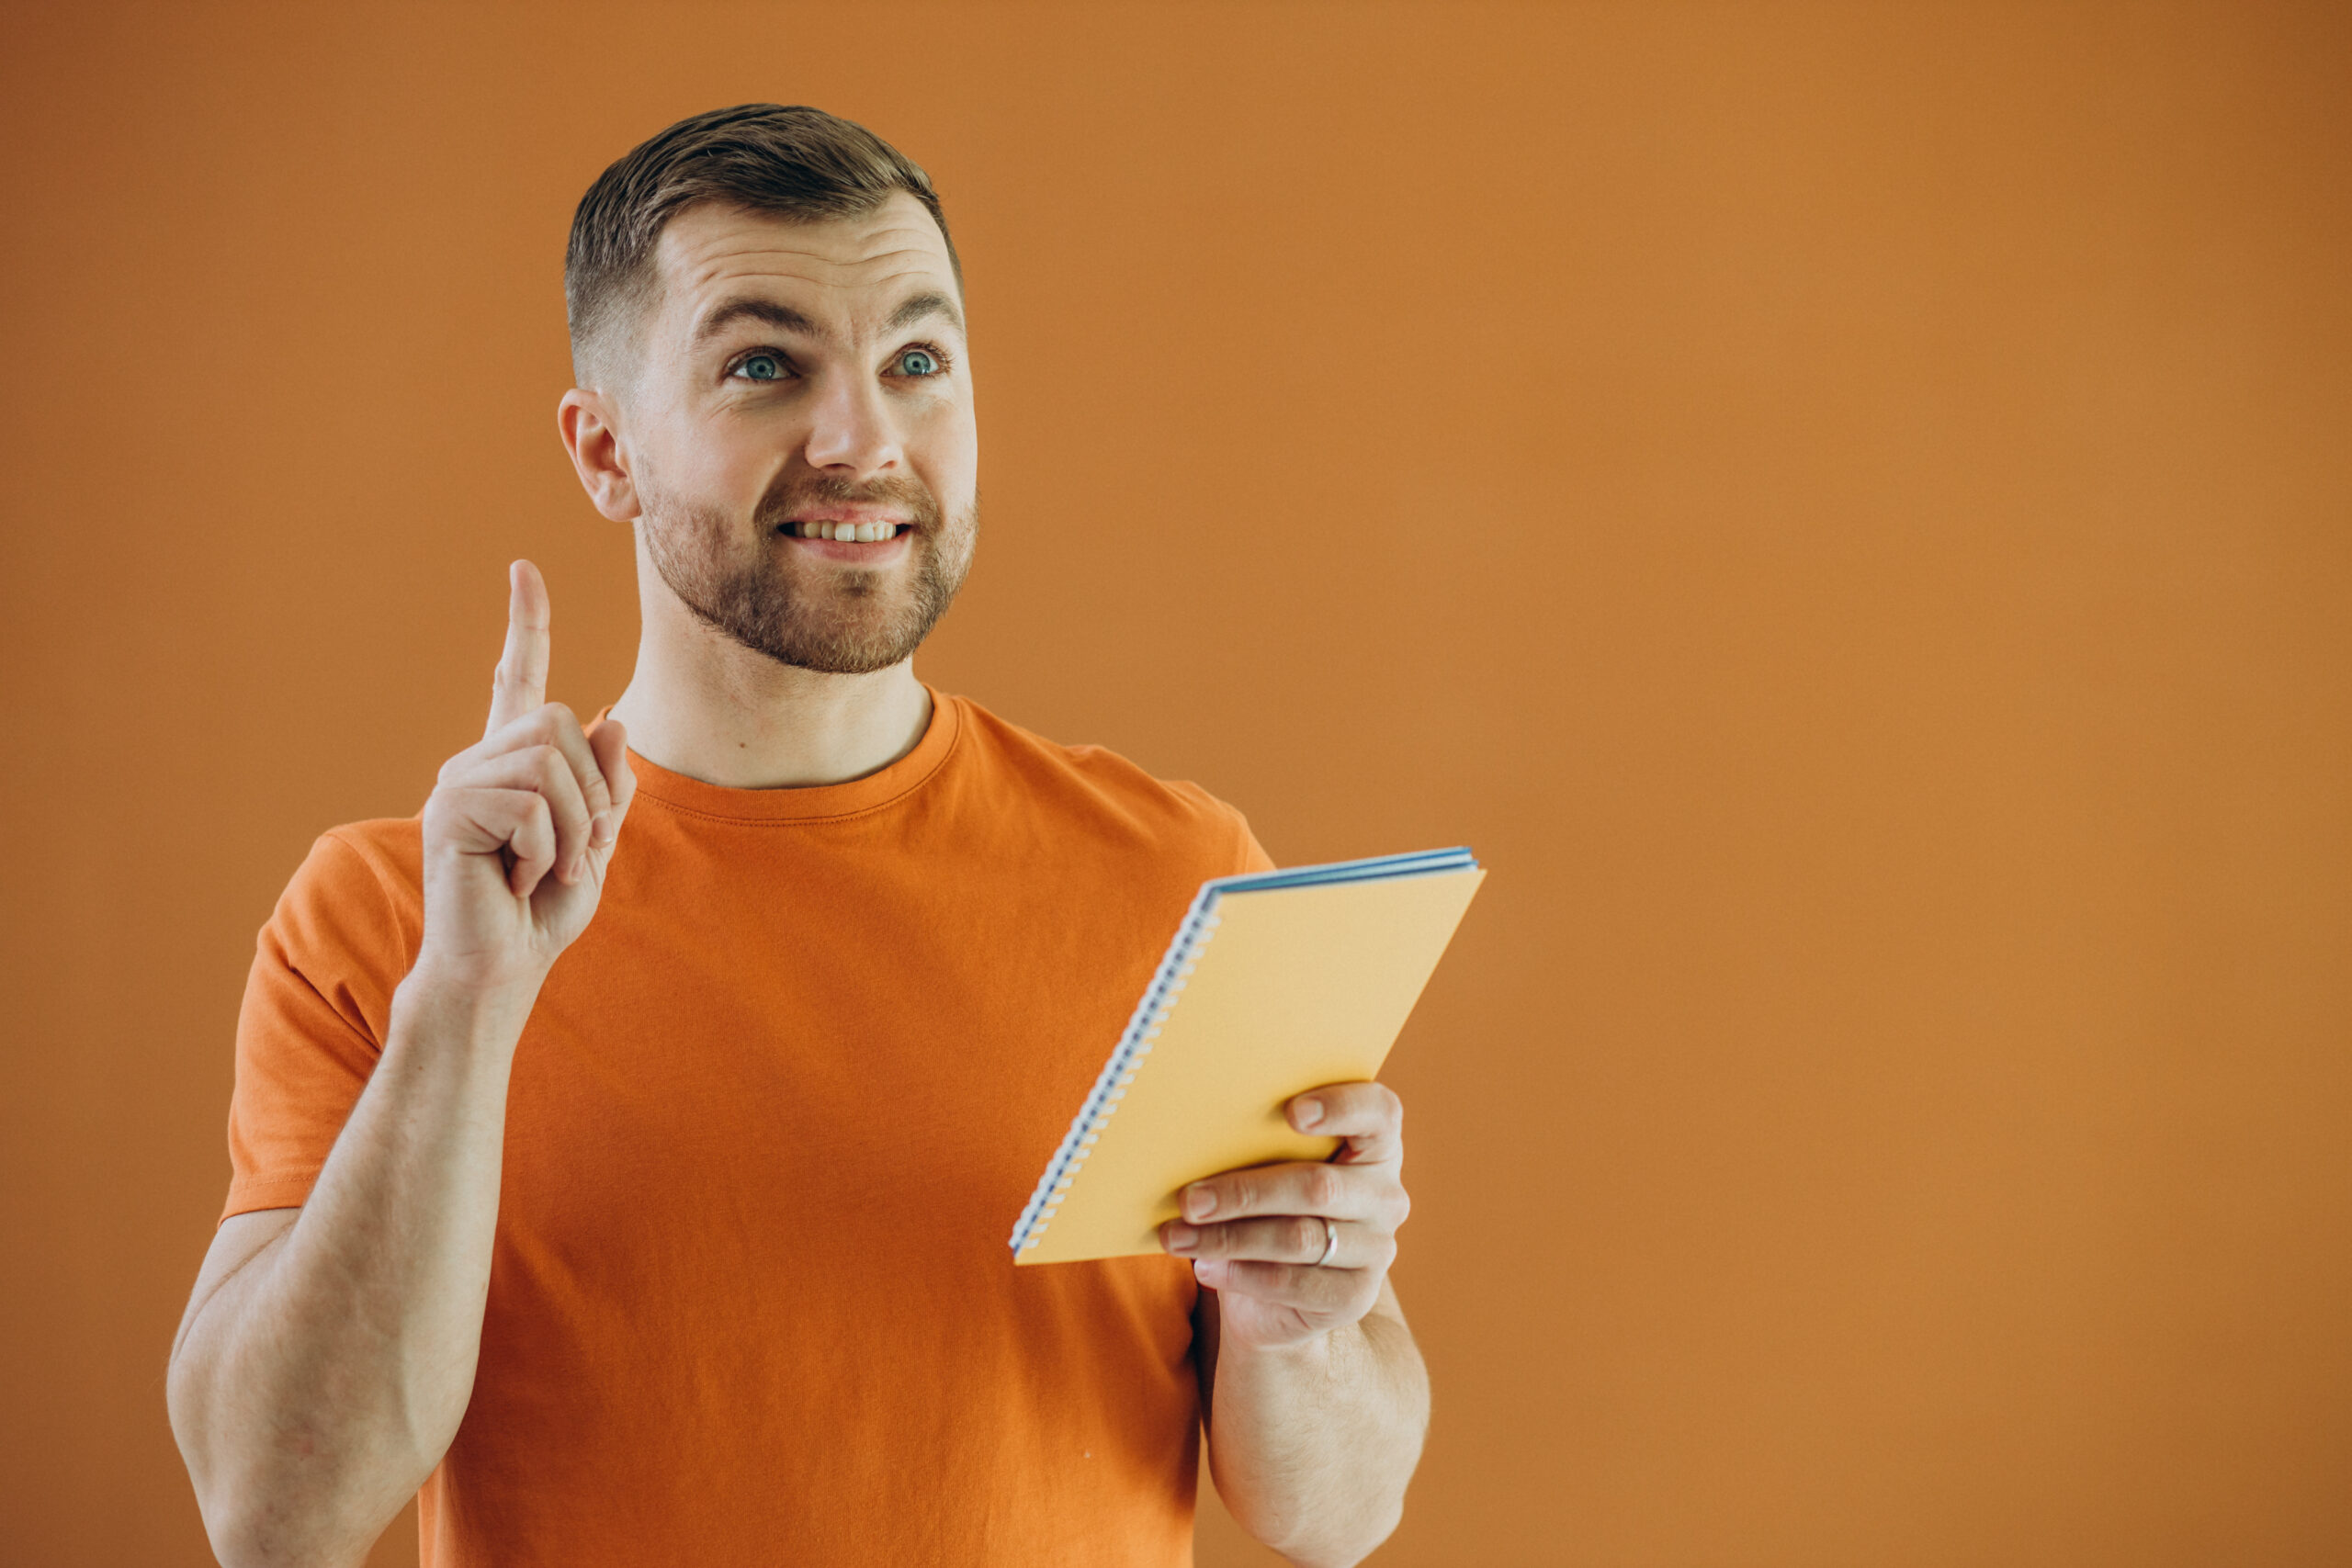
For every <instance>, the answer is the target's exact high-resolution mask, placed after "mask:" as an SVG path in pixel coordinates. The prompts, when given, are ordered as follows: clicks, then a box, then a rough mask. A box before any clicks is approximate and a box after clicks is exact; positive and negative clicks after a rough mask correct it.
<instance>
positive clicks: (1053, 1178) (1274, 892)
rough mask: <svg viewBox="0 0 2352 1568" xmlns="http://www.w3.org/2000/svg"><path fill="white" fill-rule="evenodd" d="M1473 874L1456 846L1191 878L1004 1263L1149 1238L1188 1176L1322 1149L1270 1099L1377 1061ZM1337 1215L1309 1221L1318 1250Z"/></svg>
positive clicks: (1130, 1251)
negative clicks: (1159, 955) (1179, 911)
mask: <svg viewBox="0 0 2352 1568" xmlns="http://www.w3.org/2000/svg"><path fill="white" fill-rule="evenodd" d="M1485 875H1486V874H1485V873H1484V872H1483V871H1481V870H1480V869H1479V868H1478V866H1477V863H1476V861H1474V860H1472V858H1471V857H1470V853H1469V852H1468V851H1466V850H1443V851H1432V852H1427V853H1422V854H1411V855H1389V856H1383V857H1380V858H1378V859H1375V860H1367V861H1350V862H1344V863H1339V864H1335V865H1323V866H1306V867H1301V868H1299V869H1297V870H1294V871H1275V872H1266V873H1262V874H1254V875H1244V876H1227V877H1218V878H1216V879H1214V880H1212V881H1210V882H1208V883H1206V884H1204V886H1202V888H1201V892H1200V896H1199V897H1197V898H1196V899H1194V900H1193V908H1192V909H1191V910H1190V912H1189V913H1187V915H1186V916H1185V918H1184V920H1183V923H1182V925H1181V926H1180V927H1179V929H1178V931H1177V933H1176V937H1175V940H1174V941H1173V942H1170V945H1169V949H1168V953H1167V954H1166V956H1165V957H1164V958H1163V959H1162V960H1161V963H1160V966H1159V972H1158V974H1157V975H1155V976H1154V977H1153V980H1152V983H1151V985H1150V986H1148V987H1146V989H1145V992H1144V996H1143V999H1142V1000H1141V1001H1140V1002H1138V1003H1137V1005H1136V1011H1135V1016H1134V1017H1133V1018H1132V1019H1131V1020H1130V1021H1128V1025H1127V1029H1126V1032H1125V1034H1124V1035H1123V1036H1122V1037H1121V1039H1120V1041H1119V1043H1118V1045H1117V1047H1116V1048H1115V1049H1114V1051H1113V1052H1112V1054H1111V1059H1110V1061H1109V1062H1108V1063H1106V1064H1105V1065H1104V1066H1103V1072H1102V1075H1101V1077H1098V1078H1097V1080H1096V1082H1095V1086H1094V1089H1093V1092H1092V1093H1091V1094H1090V1095H1088V1097H1087V1099H1086V1101H1085V1103H1084V1104H1083V1105H1082V1106H1080V1109H1079V1112H1078V1115H1077V1117H1076V1119H1075V1120H1074V1121H1073V1122H1071V1124H1070V1130H1069V1135H1068V1136H1067V1137H1065V1138H1064V1139H1063V1141H1062V1145H1061V1147H1060V1148H1059V1149H1058V1150H1057V1152H1056V1153H1055V1155H1054V1157H1053V1159H1052V1160H1051V1161H1050V1162H1049V1163H1048V1164H1047V1166H1046V1172H1045V1174H1044V1176H1043V1177H1042V1178H1040V1179H1039V1180H1038V1183H1037V1190H1036V1192H1035V1194H1034V1195H1033V1196H1032V1197H1031V1199H1030V1201H1029V1204H1028V1207H1027V1208H1026V1209H1025V1210H1023V1213H1022V1215H1021V1220H1020V1224H1018V1225H1017V1226H1016V1228H1015V1229H1014V1232H1013V1235H1012V1248H1013V1256H1014V1260H1015V1261H1016V1262H1019V1263H1046V1262H1065V1261H1071V1260H1076V1259H1081V1258H1116V1257H1126V1256H1133V1255H1138V1254H1147V1253H1157V1252H1159V1251H1160V1250H1162V1243H1161V1231H1160V1227H1161V1226H1162V1225H1163V1224H1166V1223H1168V1222H1170V1221H1174V1220H1177V1219H1179V1217H1180V1216H1179V1213H1178V1207H1177V1197H1178V1193H1179V1191H1180V1190H1182V1189H1183V1188H1185V1187H1186V1186H1187V1185H1188V1184H1190V1183H1193V1182H1195V1181H1197V1180H1198V1179H1201V1178H1204V1177H1210V1176H1215V1175H1217V1174H1218V1173H1220V1172H1230V1171H1235V1170H1236V1169H1237V1168H1242V1167H1253V1166H1264V1165H1268V1164H1271V1163H1272V1162H1277V1161H1288V1162H1297V1161H1315V1160H1326V1159H1329V1157H1330V1156H1331V1155H1332V1154H1333V1153H1334V1152H1335V1150H1337V1149H1338V1148H1339V1147H1340V1145H1339V1143H1338V1141H1337V1140H1335V1139H1334V1138H1333V1137H1330V1136H1329V1135H1316V1134H1309V1133H1305V1132H1301V1131H1299V1130H1297V1129H1296V1128H1295V1127H1294V1125H1293V1124H1292V1123H1291V1122H1290V1121H1288V1120H1287V1119H1286V1118H1285V1115H1284V1107H1285V1106H1286V1104H1287V1103H1288V1102H1289V1101H1290V1100H1292V1099H1293V1098H1294V1097H1295V1096H1297V1095H1299V1094H1301V1093H1303V1092H1305V1091H1306V1090H1308V1089H1317V1088H1319V1087H1321V1086H1325V1085H1340V1084H1345V1083H1348V1082H1350V1081H1351V1080H1361V1079H1367V1078H1370V1077H1373V1076H1374V1074H1376V1073H1377V1072H1378V1071H1379V1069H1380V1065H1381V1063H1382V1061H1383V1060H1384V1059H1385V1057H1386V1055H1387V1053H1388V1048H1389V1046H1390V1045H1391V1044H1392V1043H1394V1042H1395V1040H1396V1038H1397V1032H1398V1030H1399V1029H1401V1028H1402V1027H1403V1025H1404V1021H1405V1017H1406V1015H1407V1014H1408V1012H1410V1011H1411V1010H1412V1007H1413V1003H1414V1002H1415V1000H1417V999H1418V998H1419V996H1420V992H1421V987H1423V985H1425V984H1426V983H1427V981H1428V979H1429V976H1430V972H1431V971H1432V970H1433V969H1435V968H1436V966H1437V961H1438V958H1439V957H1440V955H1441V954H1442V953H1443V952H1444V950H1445V945H1446V943H1447V942H1448V941H1449V940H1450V939H1451V938H1452V936H1453V930H1454V928H1455V926H1456V925H1457V924H1458V923H1459V922H1460V920H1461V919H1462V915H1463V912H1464V909H1465V908H1467V907H1468V905H1469V902H1470V897H1471V895H1472V894H1473V893H1475V892H1476V889H1477V886H1478V883H1479V882H1480V881H1481V880H1482V879H1483V878H1484V876H1485ZM1379 1093H1380V1094H1384V1095H1385V1090H1383V1091H1379ZM1316 1098H1317V1100H1329V1101H1331V1102H1332V1106H1331V1114H1332V1115H1333V1116H1334V1117H1335V1118H1336V1117H1337V1116H1340V1115H1346V1116H1349V1117H1361V1116H1362V1115H1363V1114H1364V1113H1365V1112H1364V1109H1363V1106H1362V1105H1359V1104H1357V1103H1356V1101H1357V1100H1371V1099H1374V1098H1376V1097H1371V1096H1365V1095H1361V1094H1358V1095H1353V1096H1351V1095H1350V1094H1349V1093H1348V1092H1347V1091H1345V1090H1341V1089H1333V1090H1330V1091H1329V1092H1328V1093H1326V1094H1324V1095H1320V1096H1317V1097H1316ZM1390 1098H1391V1100H1393V1097H1390ZM1331 1124H1332V1125H1334V1126H1339V1125H1340V1122H1338V1121H1337V1120H1334V1121H1333V1122H1332V1123H1331ZM1341 1130H1342V1131H1346V1130H1349V1129H1347V1128H1346V1127H1342V1128H1341ZM1280 1185H1281V1184H1280V1183H1279V1182H1278V1181H1277V1180H1276V1179H1274V1177H1273V1175H1272V1173H1267V1174H1266V1175H1265V1176H1264V1177H1262V1178H1261V1179H1257V1180H1255V1181H1254V1182H1253V1181H1251V1180H1249V1179H1241V1180H1238V1181H1236V1180H1234V1179H1227V1181H1225V1182H1220V1183H1218V1184H1216V1188H1217V1189H1219V1190H1230V1191H1234V1192H1237V1193H1239V1192H1243V1191H1248V1190H1251V1189H1252V1188H1253V1187H1255V1188H1263V1189H1265V1190H1266V1200H1265V1201H1285V1200H1284V1199H1283V1198H1277V1197H1276V1196H1275V1195H1274V1193H1275V1190H1276V1189H1277V1188H1278V1187H1279V1186H1280ZM1263 1212H1264V1213H1273V1211H1272V1210H1267V1211H1263ZM1314 1212H1315V1211H1313V1210H1311V1209H1302V1208H1300V1207H1299V1206H1297V1205H1296V1204H1295V1202H1294V1203H1293V1204H1292V1206H1290V1207H1288V1208H1287V1209H1285V1210H1284V1211H1283V1213H1286V1214H1288V1215H1290V1216H1292V1217H1298V1216H1300V1215H1302V1214H1311V1213H1314ZM1212 1223H1218V1224H1221V1223H1222V1222H1216V1221H1213V1222H1212ZM1327 1224H1328V1223H1327ZM1252 1228H1253V1229H1258V1228H1259V1227H1255V1226H1253V1227H1252ZM1287 1228H1288V1230H1289V1231H1290V1232H1292V1233H1299V1232H1302V1231H1303V1230H1304V1229H1306V1227H1302V1226H1298V1225H1292V1226H1289V1227H1287ZM1345 1229H1346V1222H1345V1221H1344V1220H1342V1222H1341V1223H1340V1224H1338V1225H1336V1226H1328V1228H1326V1229H1325V1231H1324V1245H1323V1247H1321V1248H1320V1249H1319V1250H1321V1251H1322V1252H1323V1253H1324V1254H1325V1255H1326V1259H1327V1261H1328V1259H1329V1257H1330V1256H1332V1255H1333V1254H1334V1251H1335V1248H1336V1247H1337V1246H1338V1245H1339V1244H1340V1240H1341V1237H1342V1235H1343V1233H1344V1231H1345ZM1261 1234H1262V1235H1267V1236H1271V1235H1272V1232H1271V1230H1270V1229H1269V1230H1263V1231H1261ZM1307 1239H1312V1238H1307ZM1296 1261H1298V1262H1302V1263H1308V1264H1312V1263H1314V1262H1316V1261H1317V1259H1315V1258H1299V1259H1297V1260H1296Z"/></svg>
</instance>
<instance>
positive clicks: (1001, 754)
mask: <svg viewBox="0 0 2352 1568" xmlns="http://www.w3.org/2000/svg"><path fill="white" fill-rule="evenodd" d="M955 700H956V702H957V703H958V704H959V705H961V706H962V707H963V709H964V717H965V722H966V728H967V734H968V736H969V738H970V742H971V745H972V747H973V750H974V751H975V753H976V759H975V760H976V761H978V763H979V764H980V766H981V768H982V769H983V770H984V771H985V773H987V774H989V775H990V776H991V777H993V778H995V779H998V780H1001V781H1003V782H1004V784H1007V785H1009V786H1011V787H1012V789H1013V790H1015V791H1017V793H1018V795H1019V797H1020V798H1021V800H1022V802H1023V805H1024V806H1025V807H1028V808H1030V809H1034V810H1041V811H1044V812H1046V813H1048V814H1051V815H1053V816H1055V817H1057V818H1062V819H1065V820H1066V821H1067V822H1068V823H1069V825H1070V826H1071V827H1073V828H1080V829H1084V828H1090V827H1091V828H1093V829H1099V830H1102V831H1106V832H1111V833H1114V834H1117V835H1119V836H1122V837H1129V836H1131V837H1134V838H1137V839H1140V840H1146V841H1148V842H1149V843H1151V844H1154V845H1158V846H1160V847H1163V848H1166V849H1170V850H1176V849H1182V850H1184V851H1189V852H1191V854H1193V855H1197V856H1200V857H1202V858H1204V859H1206V860H1209V861H1212V862H1216V863H1220V864H1221V863H1224V862H1227V861H1230V862H1231V863H1232V865H1230V866H1222V869H1228V870H1229V869H1232V868H1233V866H1238V865H1239V864H1240V863H1242V861H1243V860H1245V859H1246V858H1247V857H1248V855H1249V853H1250V850H1251V848H1252V845H1251V841H1250V829H1249V824H1248V822H1247V821H1246V820H1245V819H1244V818H1243V817H1242V815H1241V813H1240V812H1239V811H1238V810H1236V809H1235V808H1234V807H1232V806H1230V805H1227V803H1226V802H1225V801H1223V800H1220V799H1218V798H1217V797H1216V795H1211V794H1210V793H1209V792H1208V791H1207V790H1205V789H1203V788H1202V787H1201V786H1200V785H1199V784H1194V783H1193V782H1192V781H1191V780H1189V779H1163V778H1160V777H1159V776H1157V775H1156V774H1154V773H1150V772H1149V771H1148V770H1147V769H1145V768H1143V767H1141V766H1139V765H1138V764H1136V762H1134V761H1129V760H1128V759H1127V758H1125V757H1124V756H1122V755H1120V754H1119V753H1118V752H1116V751H1114V750H1111V749H1110V748H1108V747H1105V746H1098V745H1071V744H1067V743H1065V742H1062V741H1058V740H1054V739H1048V738H1046V736H1043V735H1040V734H1038V733H1037V732H1036V731H1035V730H1032V729H1027V728H1023V727H1022V726H1020V725H1017V724H1014V723H1012V721H1011V720H1009V719H1005V718H1002V717H1000V716H997V715H996V714H993V713H991V712H989V710H988V709H987V708H985V707H982V706H981V705H979V704H978V703H976V702H974V701H972V700H971V699H970V698H969V697H957V698H956V699H955Z"/></svg>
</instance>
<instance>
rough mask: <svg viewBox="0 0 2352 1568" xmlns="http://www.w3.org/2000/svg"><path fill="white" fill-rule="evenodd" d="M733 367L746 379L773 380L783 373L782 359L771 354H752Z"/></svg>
mask: <svg viewBox="0 0 2352 1568" xmlns="http://www.w3.org/2000/svg"><path fill="white" fill-rule="evenodd" d="M735 368H736V370H737V371H738V372H739V373H740V374H741V376H742V377H743V378H744V379H745V380H747V381H773V380H775V378H777V377H779V376H782V375H783V374H784V361H783V360H781V359H778V358H777V357H776V356H775V355H773V354H754V355H752V356H751V357H750V358H748V359H746V360H744V361H743V363H742V364H741V365H739V366H737V367H735Z"/></svg>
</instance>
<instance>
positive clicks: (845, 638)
mask: <svg viewBox="0 0 2352 1568" xmlns="http://www.w3.org/2000/svg"><path fill="white" fill-rule="evenodd" d="M650 477H651V476H650V475H647V474H645V473H644V472H643V471H642V470H641V469H640V472H639V494H640V495H641V496H643V498H644V501H645V513H644V523H643V527H644V530H645V547H646V553H647V555H649V556H650V557H651V558H652V561H653V569H654V570H656V571H658V572H660V573H661V574H662V581H663V582H665V583H667V584H669V587H670V592H673V593H674V594H676V595H677V596H678V600H679V602H680V603H681V604H684V605H685V606H686V608H687V609H688V610H690V611H692V612H693V613H694V615H695V619H697V620H699V621H701V622H702V623H703V625H705V626H708V627H710V628H711V629H712V630H713V631H716V632H718V633H719V634H720V635H721V636H724V637H728V638H729V639H731V640H732V641H734V642H736V643H739V644H741V646H742V647H744V648H747V649H751V650H752V652H753V653H763V654H765V655H766V656H767V657H768V658H770V659H773V660H775V661H776V662H777V663H779V664H788V665H791V666H792V667H794V668H795V669H798V670H813V671H819V672H820V673H823V674H827V675H870V674H872V673H873V672H874V671H876V670H887V669H888V668H889V667H890V666H891V665H893V664H897V663H899V661H900V660H904V659H906V658H907V657H908V656H910V654H912V653H913V652H914V650H915V649H916V647H917V646H918V645H920V644H921V643H922V639H923V638H924V637H928V636H930V635H931V628H932V627H933V626H936V625H937V624H938V623H939V617H940V616H942V615H945V614H946V613H947V606H948V605H949V604H952V603H953V602H954V601H955V598H956V590H957V589H959V588H961V587H963V586H964V578H965V576H966V574H967V573H968V572H969V571H970V570H971V568H972V550H973V547H974V546H975V544H976V543H977V542H978V536H979V513H980V498H979V496H978V493H977V492H976V493H975V494H974V495H973V497H972V500H971V502H970V503H969V504H968V505H967V506H966V507H965V509H964V511H963V513H962V514H961V515H960V516H957V517H955V518H953V519H947V518H944V517H943V515H942V513H941V511H940V506H939V502H938V500H937V498H936V497H934V496H933V494H932V493H931V490H930V488H929V487H928V486H926V485H924V484H923V483H922V482H921V481H920V480H918V479H883V480H877V481H875V482H872V483H868V484H854V483H852V482H850V481H849V480H847V479H831V478H828V477H826V476H825V475H822V474H818V475H806V474H804V475H802V476H801V477H800V479H799V480H798V482H797V483H789V484H787V483H786V482H785V481H783V480H779V481H778V483H777V484H776V486H775V488H773V489H771V490H770V491H769V492H768V493H767V494H766V495H765V496H763V497H762V498H761V501H760V504H759V506H758V507H757V509H756V510H755V511H754V512H753V513H752V548H751V550H750V552H749V553H748V554H747V553H746V552H745V551H744V550H743V548H742V546H741V540H742V535H743V530H742V526H741V524H740V523H738V522H737V521H736V519H735V518H734V517H733V516H731V515H730V514H729V513H728V512H727V511H726V510H725V509H724V508H722V507H718V506H705V505H698V504H695V503H693V502H683V501H678V502H673V501H672V500H671V499H669V498H667V497H665V496H662V495H660V494H658V493H657V491H655V489H654V488H653V487H652V486H650V485H648V484H646V483H645V482H644V481H645V480H646V479H650ZM859 502H864V503H865V504H869V505H874V504H880V505H888V506H889V507H891V508H892V509H893V510H895V511H899V512H902V513H905V515H906V521H907V523H908V524H909V525H910V528H909V530H908V537H907V553H906V555H905V556H904V557H903V558H900V559H899V560H898V561H896V562H894V563H892V564H891V565H889V566H887V567H863V566H846V565H842V564H841V563H839V562H835V561H821V560H816V559H812V558H801V557H800V555H799V552H798V551H797V550H795V549H794V548H793V547H792V546H791V545H790V544H789V543H788V542H787V539H786V535H785V534H784V533H783V531H782V530H783V525H785V524H786V523H788V522H790V521H791V520H792V518H793V517H794V515H795V514H796V513H798V512H799V511H800V510H802V509H803V508H806V507H812V506H821V505H826V504H832V505H851V504H855V503H859Z"/></svg>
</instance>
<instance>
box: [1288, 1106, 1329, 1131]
mask: <svg viewBox="0 0 2352 1568" xmlns="http://www.w3.org/2000/svg"><path fill="white" fill-rule="evenodd" d="M1291 1115H1292V1116H1293V1117H1294V1118H1295V1119H1296V1121H1297V1122H1298V1124H1299V1125H1300V1126H1301V1127H1312V1126H1314V1125H1315V1124H1316V1123H1317V1122H1320V1121H1322V1120H1323V1102H1322V1101H1321V1100H1300V1101H1299V1102H1298V1103H1297V1104H1296V1105H1295V1106H1293V1107H1292V1108H1291Z"/></svg>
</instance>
